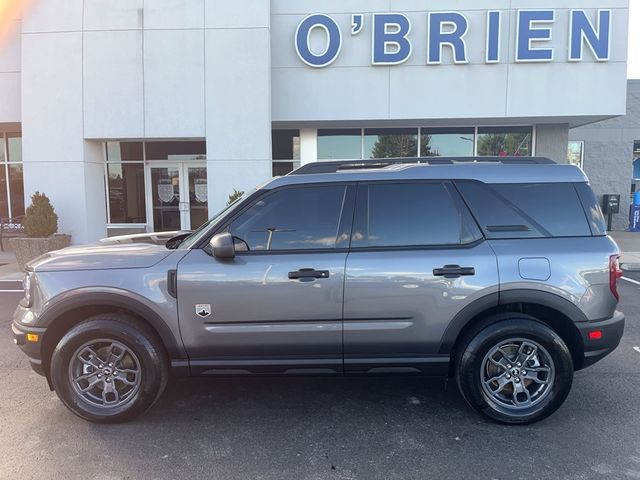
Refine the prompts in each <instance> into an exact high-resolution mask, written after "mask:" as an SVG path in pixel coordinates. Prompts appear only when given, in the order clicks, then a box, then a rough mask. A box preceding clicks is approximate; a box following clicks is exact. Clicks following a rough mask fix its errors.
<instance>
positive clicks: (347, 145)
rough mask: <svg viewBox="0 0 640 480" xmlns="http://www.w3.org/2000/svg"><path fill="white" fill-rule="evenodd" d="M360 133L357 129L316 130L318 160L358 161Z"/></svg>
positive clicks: (360, 146) (360, 154) (360, 147)
mask: <svg viewBox="0 0 640 480" xmlns="http://www.w3.org/2000/svg"><path fill="white" fill-rule="evenodd" d="M361 158H362V133H361V130H360V129H359V128H357V129H344V130H318V160H360V159H361Z"/></svg>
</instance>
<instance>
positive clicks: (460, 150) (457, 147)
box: [420, 128, 475, 157]
mask: <svg viewBox="0 0 640 480" xmlns="http://www.w3.org/2000/svg"><path fill="white" fill-rule="evenodd" d="M474 143H475V129H474V128H423V129H421V130H420V156H421V157H471V156H473V147H474Z"/></svg>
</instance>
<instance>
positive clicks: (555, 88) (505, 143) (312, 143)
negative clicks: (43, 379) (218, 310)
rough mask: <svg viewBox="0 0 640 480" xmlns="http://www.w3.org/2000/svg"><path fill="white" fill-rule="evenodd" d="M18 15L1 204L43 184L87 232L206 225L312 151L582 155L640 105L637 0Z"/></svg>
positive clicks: (55, 4) (407, 0)
mask: <svg viewBox="0 0 640 480" xmlns="http://www.w3.org/2000/svg"><path fill="white" fill-rule="evenodd" d="M9 26H10V27H12V28H11V29H10V31H9V33H8V34H6V35H4V36H3V37H2V38H1V40H0V42H1V43H0V132H2V140H3V149H2V153H1V154H0V160H1V163H2V167H3V168H4V170H3V171H4V176H3V177H2V178H0V217H10V216H14V217H15V216H19V215H21V214H23V212H24V206H25V203H26V204H28V202H29V197H30V196H31V194H33V193H34V192H35V191H41V192H44V193H46V194H47V195H48V196H49V197H50V198H51V200H52V203H53V204H54V207H55V208H56V211H57V213H58V215H59V217H60V230H61V231H63V232H65V233H70V234H72V235H73V239H74V243H85V242H91V241H95V240H97V239H99V238H101V237H105V236H107V235H115V234H121V233H133V232H144V231H153V230H156V231H158V230H177V229H192V228H196V227H197V226H199V225H200V224H201V223H202V222H203V221H204V220H205V219H206V218H208V217H209V216H211V215H213V214H214V213H215V212H216V211H218V210H219V209H220V208H222V207H223V206H224V205H225V203H226V202H227V200H228V198H229V195H230V194H232V193H233V192H234V190H238V191H246V190H248V189H251V188H253V187H255V186H256V185H258V184H260V183H262V182H264V181H266V180H268V179H269V178H270V177H271V176H272V175H274V174H284V173H287V172H288V171H290V170H291V169H292V168H295V167H296V166H297V165H300V164H302V163H307V162H311V161H321V160H326V159H336V158H339V159H356V158H382V157H386V156H407V157H415V156H428V155H455V156H471V155H540V156H548V157H551V158H553V159H554V160H556V161H559V162H565V161H567V144H568V136H569V129H570V128H572V127H576V126H580V125H586V124H589V123H593V122H596V121H599V120H603V119H606V118H611V117H615V116H618V115H624V113H625V108H626V70H627V66H626V59H627V34H628V0H556V1H553V2H551V1H544V0H543V1H540V2H536V5H535V9H533V8H532V7H531V2H526V1H524V0H473V1H471V0H463V1H459V2H454V3H452V2H446V1H444V0H434V1H431V2H424V1H420V0H353V1H349V2H345V1H338V0H324V1H319V0H306V1H300V0H271V1H269V0H233V1H222V0H32V1H31V3H30V5H29V7H28V8H27V9H25V10H24V11H23V12H21V15H20V19H17V20H15V21H14V22H12V25H9ZM1 171H2V170H0V172H1ZM587 173H589V172H587ZM0 176H1V175H0Z"/></svg>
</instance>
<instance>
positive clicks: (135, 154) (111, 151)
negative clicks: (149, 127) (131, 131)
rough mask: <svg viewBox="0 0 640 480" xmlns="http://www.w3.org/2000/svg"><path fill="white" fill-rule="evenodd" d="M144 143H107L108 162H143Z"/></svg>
mask: <svg viewBox="0 0 640 480" xmlns="http://www.w3.org/2000/svg"><path fill="white" fill-rule="evenodd" d="M143 159H144V156H143V154H142V142H107V161H109V162H119V161H136V160H137V161H141V160H143Z"/></svg>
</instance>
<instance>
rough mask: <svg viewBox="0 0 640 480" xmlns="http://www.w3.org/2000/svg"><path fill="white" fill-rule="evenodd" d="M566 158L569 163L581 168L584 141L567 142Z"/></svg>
mask: <svg viewBox="0 0 640 480" xmlns="http://www.w3.org/2000/svg"><path fill="white" fill-rule="evenodd" d="M567 160H568V162H569V164H570V165H575V166H576V167H580V168H582V162H583V161H584V142H583V141H571V142H569V149H568V158H567Z"/></svg>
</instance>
